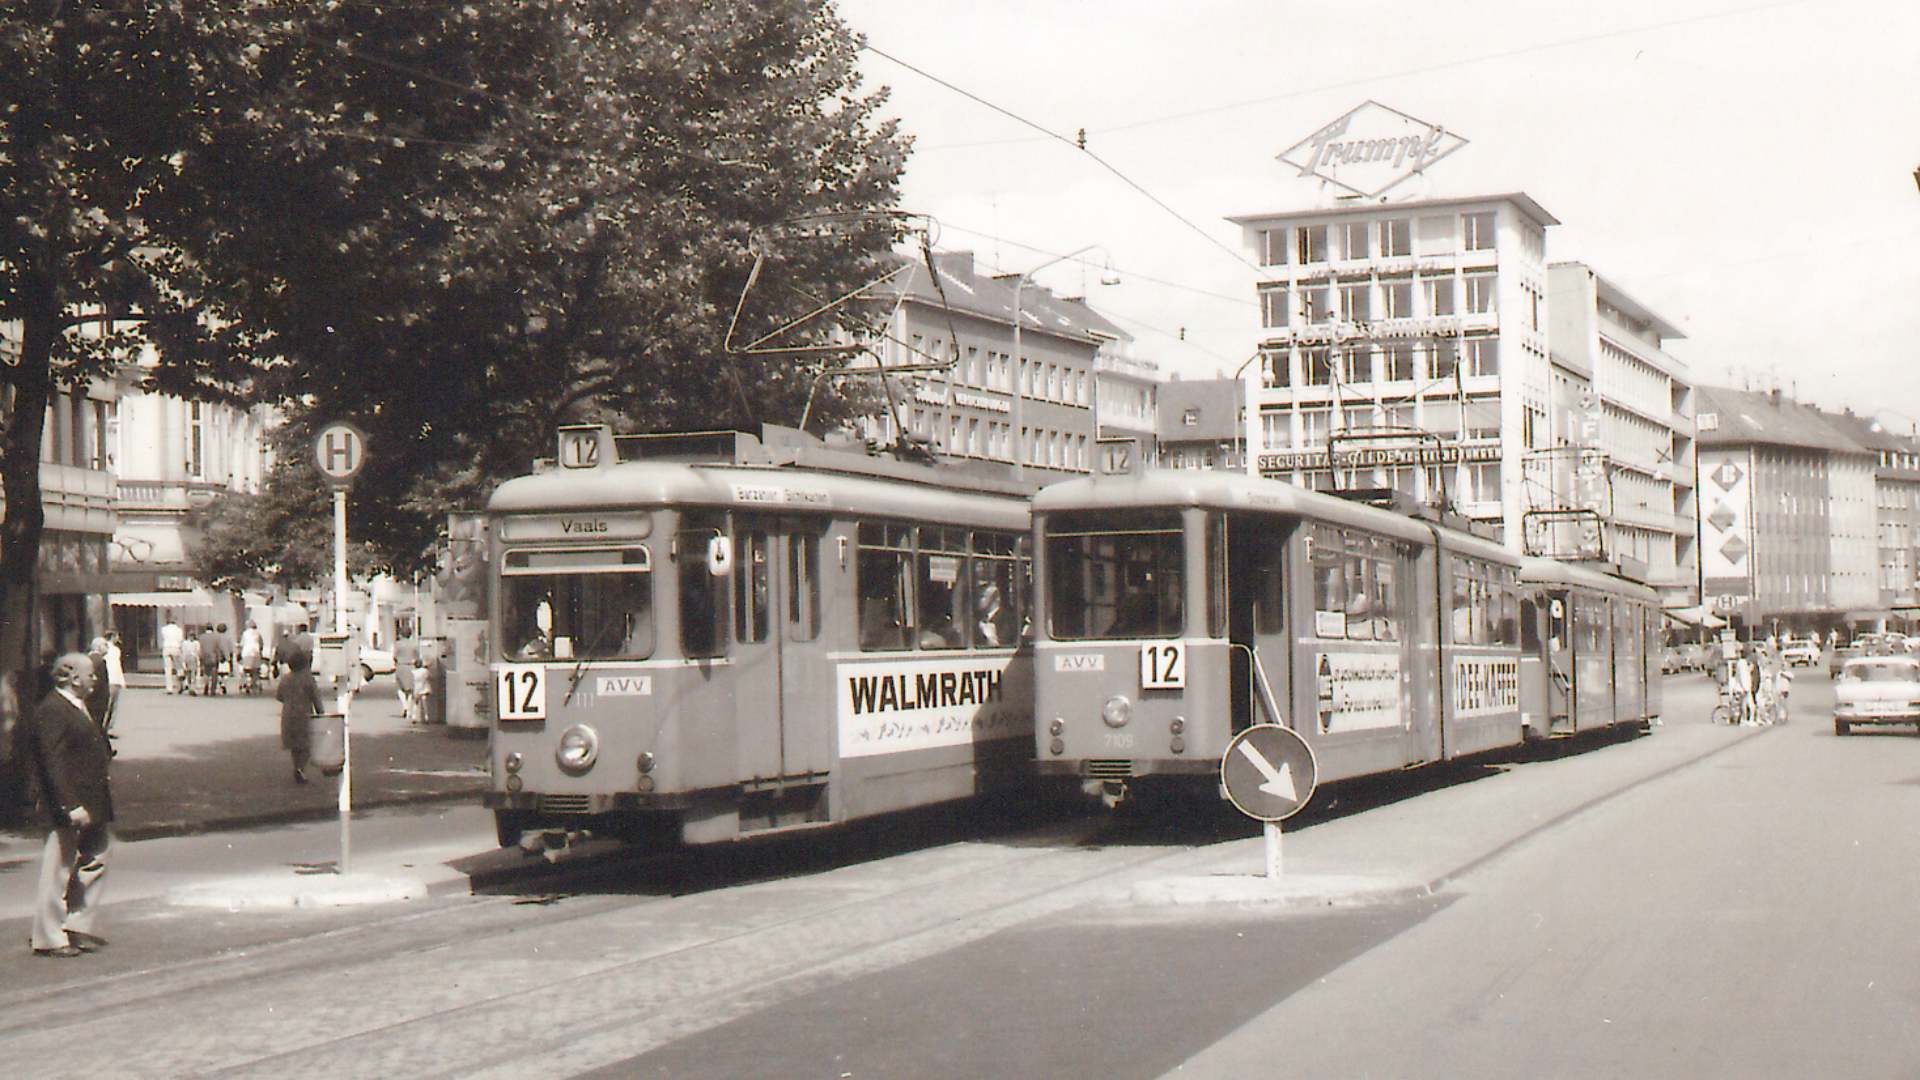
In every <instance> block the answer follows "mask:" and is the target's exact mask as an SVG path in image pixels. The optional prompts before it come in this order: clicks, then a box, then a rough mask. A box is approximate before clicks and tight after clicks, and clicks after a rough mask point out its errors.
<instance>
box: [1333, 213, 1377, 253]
mask: <svg viewBox="0 0 1920 1080" xmlns="http://www.w3.org/2000/svg"><path fill="white" fill-rule="evenodd" d="M1340 231H1341V233H1342V234H1343V239H1344V241H1345V245H1344V250H1345V251H1346V255H1347V258H1349V259H1364V258H1366V257H1368V256H1369V255H1371V254H1372V252H1370V251H1369V250H1368V244H1367V241H1368V234H1369V233H1371V232H1372V231H1373V227H1372V226H1371V225H1369V224H1368V223H1366V222H1364V221H1349V222H1347V223H1346V224H1345V225H1343V226H1341V229H1340Z"/></svg>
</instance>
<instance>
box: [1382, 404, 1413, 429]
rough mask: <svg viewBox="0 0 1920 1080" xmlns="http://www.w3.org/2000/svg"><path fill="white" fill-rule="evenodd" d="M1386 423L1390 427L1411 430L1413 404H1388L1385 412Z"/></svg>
mask: <svg viewBox="0 0 1920 1080" xmlns="http://www.w3.org/2000/svg"><path fill="white" fill-rule="evenodd" d="M1386 424H1387V426H1388V427H1390V428H1399V429H1401V430H1403V431H1405V430H1411V429H1412V427H1413V406H1411V405H1389V406H1388V407H1387V412H1386Z"/></svg>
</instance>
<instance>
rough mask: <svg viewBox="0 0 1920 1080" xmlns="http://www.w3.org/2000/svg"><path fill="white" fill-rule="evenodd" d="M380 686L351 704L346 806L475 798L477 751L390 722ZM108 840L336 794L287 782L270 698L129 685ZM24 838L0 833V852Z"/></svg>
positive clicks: (316, 803) (387, 689)
mask: <svg viewBox="0 0 1920 1080" xmlns="http://www.w3.org/2000/svg"><path fill="white" fill-rule="evenodd" d="M398 713H399V700H398V697H397V695H396V692H395V689H394V685H393V681H392V680H391V679H386V678H382V679H377V680H375V681H374V682H373V684H371V685H370V686H368V687H366V688H365V689H363V690H362V691H361V693H360V694H359V695H357V696H356V697H355V699H354V710H353V728H352V733H353V805H354V807H355V809H363V808H365V809H371V808H374V807H381V806H397V805H403V804H409V803H423V802H458V801H465V800H471V801H474V802H476V803H477V802H478V801H479V797H480V793H481V792H482V791H483V790H484V789H485V787H486V742H485V740H483V739H476V738H472V737H470V736H467V735H465V734H464V733H461V734H454V733H452V732H450V731H449V729H447V728H445V727H414V726H412V725H410V724H408V723H407V721H406V720H404V719H401V718H400V717H399V716H398ZM114 734H115V735H116V736H117V742H116V744H115V745H116V746H117V748H118V750H119V756H118V757H116V758H115V759H114V762H113V805H114V815H115V818H116V819H117V820H116V821H115V827H114V835H115V837H116V838H118V839H120V840H145V839H151V838H153V837H160V836H184V835H189V834H193V833H203V832H215V831H221V830H227V829H238V828H245V827H248V826H253V825H263V824H272V823H279V822H294V821H309V820H316V819H321V818H326V817H330V816H333V815H334V814H335V813H336V812H337V807H338V799H339V794H338V785H337V783H336V782H335V781H334V780H333V779H331V778H326V777H320V776H317V775H315V774H313V772H312V770H309V776H311V777H312V779H311V782H309V783H306V784H295V783H294V782H293V764H292V759H291V758H289V757H288V755H287V752H286V751H285V750H283V749H281V748H280V706H279V703H278V702H276V701H274V700H273V698H272V696H271V695H270V694H262V695H260V696H257V697H244V696H237V695H222V696H217V697H213V698H201V697H193V696H181V695H173V694H168V693H167V692H166V691H165V690H162V689H148V688H144V687H130V688H129V689H128V690H127V691H126V692H125V693H124V694H122V695H121V698H120V707H119V711H118V714H117V716H116V718H115V720H114ZM23 844H25V845H30V846H32V847H33V848H34V849H36V850H37V849H38V846H39V842H38V838H37V834H36V835H33V836H31V837H29V836H23V835H20V834H18V833H15V834H8V833H4V832H0V853H4V851H5V850H6V849H8V848H10V847H17V846H20V845H23Z"/></svg>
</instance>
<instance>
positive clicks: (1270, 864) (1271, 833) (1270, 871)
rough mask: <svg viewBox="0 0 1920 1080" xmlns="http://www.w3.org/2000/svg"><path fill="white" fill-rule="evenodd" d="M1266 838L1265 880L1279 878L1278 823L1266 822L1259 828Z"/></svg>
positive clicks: (1274, 880)
mask: <svg viewBox="0 0 1920 1080" xmlns="http://www.w3.org/2000/svg"><path fill="white" fill-rule="evenodd" d="M1260 831H1261V832H1262V833H1264V834H1265V835H1266V839H1267V880H1268V881H1273V882H1278V881H1279V880H1280V823H1279V822H1277V821H1269V822H1266V823H1265V824H1264V825H1263V826H1262V827H1261V830H1260Z"/></svg>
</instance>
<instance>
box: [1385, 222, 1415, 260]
mask: <svg viewBox="0 0 1920 1080" xmlns="http://www.w3.org/2000/svg"><path fill="white" fill-rule="evenodd" d="M1380 254H1382V255H1384V256H1387V257H1388V258H1392V257H1393V256H1396V255H1411V254H1413V222H1411V221H1409V220H1407V219H1406V218H1388V219H1387V220H1385V221H1383V222H1381V223H1380Z"/></svg>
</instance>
